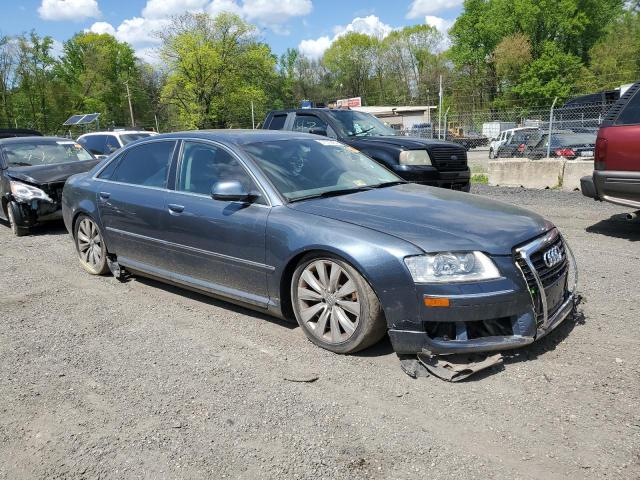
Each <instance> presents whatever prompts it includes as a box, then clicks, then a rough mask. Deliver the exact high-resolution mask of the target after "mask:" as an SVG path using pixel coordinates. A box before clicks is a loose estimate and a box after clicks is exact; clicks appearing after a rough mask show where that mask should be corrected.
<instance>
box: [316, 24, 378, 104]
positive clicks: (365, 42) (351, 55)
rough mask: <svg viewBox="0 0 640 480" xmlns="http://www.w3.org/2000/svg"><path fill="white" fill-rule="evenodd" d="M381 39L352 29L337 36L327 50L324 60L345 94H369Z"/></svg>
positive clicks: (342, 93)
mask: <svg viewBox="0 0 640 480" xmlns="http://www.w3.org/2000/svg"><path fill="white" fill-rule="evenodd" d="M377 44H378V40H377V39H376V38H374V37H371V36H369V35H365V34H363V33H357V32H350V33H347V34H346V35H343V36H341V37H340V38H338V39H337V40H336V41H335V42H333V44H332V45H331V47H329V49H328V50H327V51H326V52H325V53H324V57H323V59H322V62H323V64H324V65H325V66H326V67H327V69H328V70H329V71H331V72H332V74H333V75H334V77H335V82H336V85H342V87H341V88H339V90H340V94H341V95H344V96H362V97H366V95H367V92H368V88H369V81H370V79H371V76H372V73H373V64H374V58H375V54H374V52H375V50H376V47H377Z"/></svg>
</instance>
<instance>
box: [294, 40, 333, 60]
mask: <svg viewBox="0 0 640 480" xmlns="http://www.w3.org/2000/svg"><path fill="white" fill-rule="evenodd" d="M332 43H333V40H331V39H330V38H329V37H320V38H317V39H315V40H302V41H301V42H300V44H299V45H298V50H299V51H300V53H301V54H302V55H304V56H305V57H307V58H312V59H314V60H315V59H318V58H320V57H321V56H322V54H323V53H324V51H325V50H326V49H327V48H329V47H330V46H331V44H332Z"/></svg>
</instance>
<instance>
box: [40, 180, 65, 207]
mask: <svg viewBox="0 0 640 480" xmlns="http://www.w3.org/2000/svg"><path fill="white" fill-rule="evenodd" d="M63 188H64V183H49V184H48V185H45V186H43V188H42V189H43V190H44V192H45V193H46V194H47V195H49V197H51V200H53V201H54V203H61V202H62V189H63Z"/></svg>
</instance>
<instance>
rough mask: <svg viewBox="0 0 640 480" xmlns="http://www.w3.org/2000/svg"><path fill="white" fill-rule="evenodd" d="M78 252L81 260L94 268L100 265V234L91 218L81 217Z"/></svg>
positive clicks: (101, 251) (101, 253)
mask: <svg viewBox="0 0 640 480" xmlns="http://www.w3.org/2000/svg"><path fill="white" fill-rule="evenodd" d="M77 237H78V239H77V241H78V252H79V254H80V258H81V259H82V261H83V262H85V263H87V264H88V265H89V266H90V267H92V268H93V269H95V270H99V269H100V268H101V266H102V256H103V255H104V253H103V248H102V236H101V235H100V230H99V229H98V226H97V225H96V224H95V222H93V221H92V220H90V219H88V218H83V219H82V220H81V221H80V225H79V226H78V234H77Z"/></svg>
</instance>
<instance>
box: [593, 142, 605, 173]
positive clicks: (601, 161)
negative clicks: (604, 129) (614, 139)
mask: <svg viewBox="0 0 640 480" xmlns="http://www.w3.org/2000/svg"><path fill="white" fill-rule="evenodd" d="M595 157H596V158H595V165H594V166H595V169H596V170H606V169H607V139H606V138H602V137H598V139H597V140H596V153H595Z"/></svg>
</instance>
